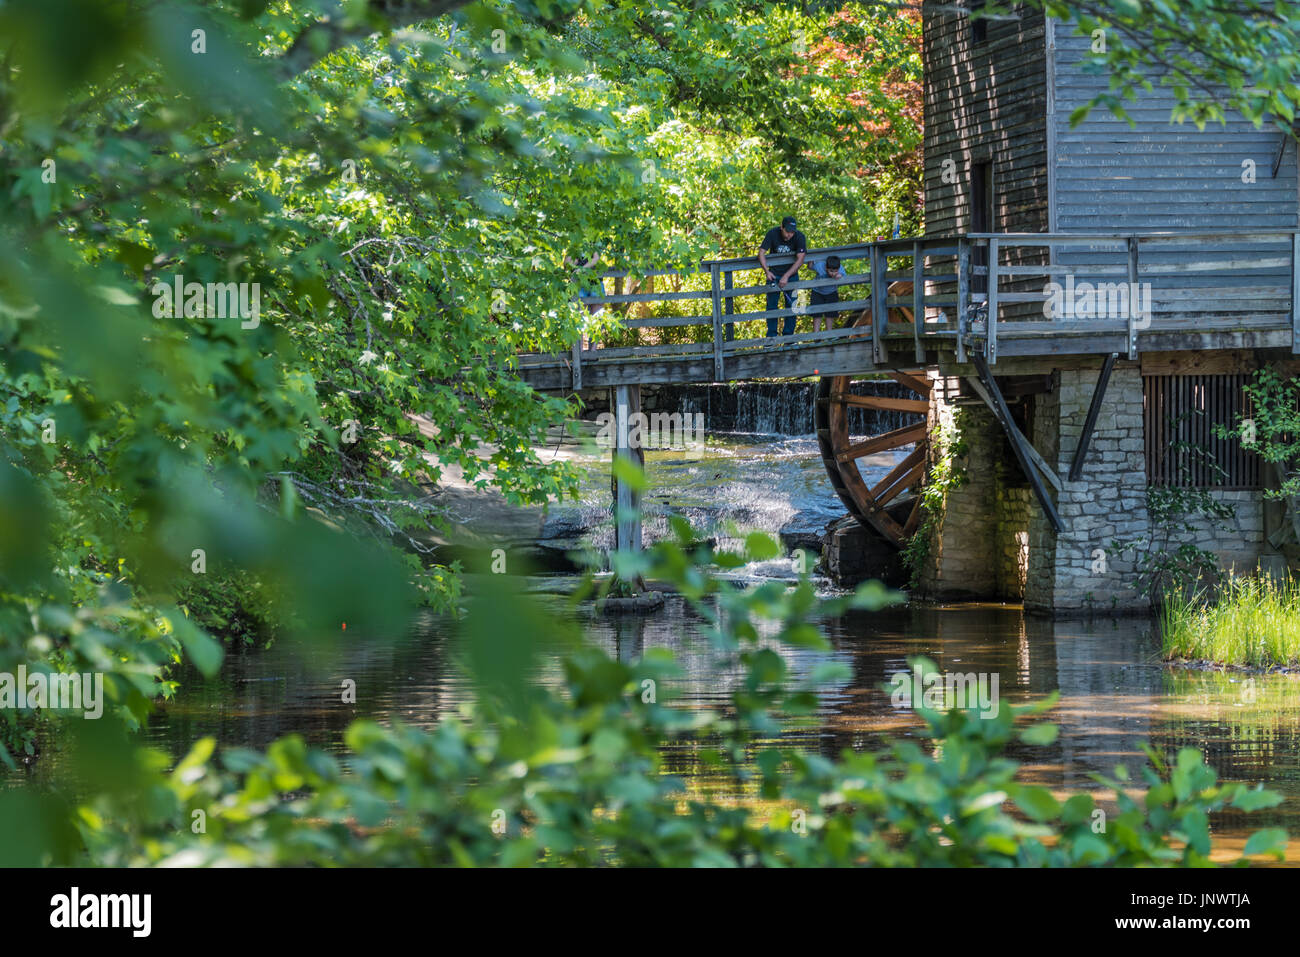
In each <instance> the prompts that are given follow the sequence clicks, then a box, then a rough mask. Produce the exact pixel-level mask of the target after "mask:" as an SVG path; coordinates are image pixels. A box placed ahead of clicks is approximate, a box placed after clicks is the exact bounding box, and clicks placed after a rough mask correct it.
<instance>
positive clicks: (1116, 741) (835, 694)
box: [146, 598, 1300, 855]
mask: <svg viewBox="0 0 1300 957" xmlns="http://www.w3.org/2000/svg"><path fill="white" fill-rule="evenodd" d="M552 600H554V599H552ZM556 607H557V608H558V607H559V604H558V601H557V602H556ZM584 626H585V628H586V630H587V632H588V634H589V635H590V637H591V638H592V640H594V641H596V642H597V643H599V644H600V645H601V646H602V647H604V648H605V649H606V650H607V652H608V653H610V654H611V655H613V656H615V657H617V658H619V659H620V660H624V661H630V660H633V659H635V658H637V657H639V656H641V655H642V654H644V653H645V652H646V650H648V649H650V648H669V649H671V650H672V651H673V652H674V653H675V654H676V656H677V659H678V661H679V663H680V666H681V675H680V677H679V678H677V679H675V680H674V682H673V683H672V686H671V687H666V688H665V687H661V689H660V693H661V694H662V695H665V696H667V697H669V698H671V699H672V700H673V702H674V704H675V705H676V706H679V707H685V708H710V709H716V710H720V711H725V710H727V708H728V704H729V696H730V694H731V692H732V691H733V690H734V688H735V686H736V683H737V682H738V681H739V680H740V678H741V673H740V670H739V668H738V667H736V666H734V665H733V664H730V663H727V662H725V661H720V660H719V653H718V652H717V651H716V650H715V649H713V648H711V647H710V645H709V643H708V642H707V640H706V639H705V638H704V637H703V635H702V634H701V632H700V627H699V626H700V622H699V621H698V620H697V619H696V618H695V616H693V615H692V614H691V613H690V612H689V611H688V610H687V609H686V608H685V607H684V606H683V603H682V602H681V601H680V599H675V598H672V599H670V600H669V604H668V608H667V610H666V611H665V612H664V613H661V614H658V615H654V616H649V617H629V618H604V617H601V616H596V615H591V616H590V617H589V618H587V619H586V620H585V621H584ZM825 628H826V632H827V635H828V636H829V638H830V640H831V644H832V646H833V647H832V650H830V651H828V652H819V651H812V650H807V649H790V648H780V649H779V652H780V653H781V654H782V656H783V657H784V658H785V660H786V662H787V665H788V667H789V671H790V674H791V676H792V680H794V681H799V680H802V679H804V678H806V677H807V676H808V675H809V674H811V672H812V671H813V669H814V668H816V667H817V665H819V664H820V663H822V662H825V661H827V660H837V661H840V662H843V663H844V664H845V665H847V666H848V668H849V670H850V677H849V678H848V679H847V680H845V681H843V682H840V683H838V684H836V685H834V686H832V687H826V688H823V689H822V707H821V710H820V712H819V713H818V715H817V716H816V719H815V720H814V721H813V722H812V723H811V724H810V725H808V726H806V727H802V728H794V729H792V730H790V731H789V732H787V733H786V735H785V740H787V741H788V742H789V743H798V744H800V745H801V746H803V747H806V748H809V749H812V750H816V751H819V752H820V753H822V754H824V755H827V756H835V755H838V754H839V753H840V752H841V751H842V750H843V749H845V748H849V749H854V750H861V749H871V748H878V747H880V746H881V743H882V735H885V734H889V735H916V734H918V732H919V730H920V727H921V725H920V722H919V720H918V719H917V718H916V716H915V715H914V714H913V713H912V712H911V711H910V710H909V709H906V708H899V707H896V706H895V705H894V703H893V702H892V701H891V695H890V690H889V681H890V678H891V677H892V676H893V675H894V674H895V673H897V672H900V671H908V670H909V665H908V659H909V658H910V657H912V656H915V655H924V656H926V657H928V658H930V659H932V660H933V661H934V662H935V663H936V664H937V665H938V667H939V668H940V670H942V671H948V672H959V673H963V674H969V673H977V674H985V675H991V674H996V675H997V677H998V684H999V690H1000V693H1001V705H1002V706H1004V707H1005V706H1008V705H1012V704H1022V703H1026V702H1029V701H1031V700H1035V699H1037V698H1040V697H1042V696H1044V695H1047V694H1050V693H1051V692H1052V691H1056V690H1059V691H1060V694H1061V700H1060V703H1059V705H1058V707H1057V708H1056V709H1055V711H1054V712H1053V713H1052V716H1051V720H1053V721H1056V722H1057V723H1059V725H1060V727H1061V734H1060V736H1059V737H1058V739H1057V741H1056V742H1055V743H1054V744H1052V745H1050V746H1048V747H1030V746H1027V745H1023V744H1019V743H1017V744H1016V745H1015V746H1014V747H1013V749H1012V756H1013V757H1015V758H1016V759H1017V760H1019V761H1021V762H1023V764H1024V771H1023V779H1025V780H1028V781H1032V782H1034V783H1039V784H1043V785H1045V786H1047V787H1050V788H1052V789H1053V790H1054V791H1056V792H1058V793H1064V792H1066V791H1076V790H1082V789H1094V788H1096V787H1097V785H1096V783H1095V782H1094V781H1093V780H1092V779H1091V778H1090V775H1091V774H1093V773H1103V774H1106V775H1108V776H1109V775H1110V774H1111V772H1112V771H1113V770H1114V768H1115V766H1116V765H1117V764H1123V765H1126V766H1127V767H1128V769H1129V771H1130V773H1131V775H1132V776H1133V778H1134V779H1135V780H1138V778H1137V772H1138V770H1139V769H1140V767H1141V766H1142V764H1143V762H1144V756H1143V754H1142V752H1141V750H1140V749H1139V743H1140V742H1143V741H1149V742H1150V743H1151V744H1152V745H1153V746H1154V747H1155V748H1156V750H1157V751H1159V752H1162V753H1165V754H1169V755H1172V754H1173V753H1175V752H1176V751H1177V749H1178V748H1180V747H1184V746H1191V747H1196V748H1199V749H1201V750H1202V751H1204V752H1205V753H1206V755H1207V759H1208V761H1209V763H1210V764H1211V765H1212V766H1214V767H1215V768H1216V769H1217V770H1218V771H1219V772H1220V774H1221V775H1222V776H1223V777H1224V778H1227V779H1231V780H1244V781H1257V780H1262V781H1265V782H1267V783H1268V785H1269V786H1270V787H1273V788H1276V789H1278V790H1280V791H1281V792H1283V793H1284V794H1285V795H1286V801H1285V803H1284V804H1283V805H1281V806H1280V807H1279V808H1277V809H1274V810H1271V811H1266V812H1260V813H1257V814H1255V815H1252V816H1251V817H1250V818H1249V819H1248V820H1247V819H1243V818H1242V817H1241V816H1240V815H1236V814H1231V813H1229V814H1224V815H1220V816H1219V818H1218V819H1217V820H1216V821H1215V822H1214V830H1215V833H1216V837H1218V838H1220V839H1222V840H1223V841H1224V844H1225V846H1240V844H1241V843H1242V842H1243V841H1244V838H1245V836H1246V834H1247V833H1248V830H1247V828H1249V829H1250V830H1253V829H1255V828H1258V827H1264V826H1275V825H1277V826H1284V827H1287V828H1288V829H1289V830H1290V831H1291V832H1292V833H1293V834H1295V833H1300V815H1298V814H1297V798H1298V797H1300V747H1298V745H1300V680H1297V679H1295V678H1292V677H1288V676H1283V675H1274V676H1257V677H1255V678H1254V679H1253V681H1252V682H1248V681H1246V680H1245V678H1244V677H1243V676H1240V675H1225V674H1217V673H1208V672H1187V671H1181V670H1171V669H1167V668H1166V667H1164V665H1163V664H1162V663H1161V662H1160V661H1159V660H1158V657H1157V654H1156V651H1157V648H1156V645H1155V644H1154V642H1153V639H1152V638H1151V636H1150V634H1149V628H1148V626H1147V624H1146V623H1145V622H1143V621H1132V620H1129V621H1124V620H1117V621H1099V622H1095V623H1091V624H1089V623H1077V622H1075V623H1070V622H1052V621H1048V620H1043V619H1038V618H1033V617H1026V616H1025V615H1024V614H1023V613H1022V612H1021V610H1020V609H1019V608H1018V607H1015V606H1004V605H975V604H968V605H958V606H945V607H933V606H911V607H906V608H898V609H891V610H888V611H885V612H879V613H864V612H859V613H853V614H850V615H847V616H845V617H843V618H838V619H834V620H830V621H827V622H825ZM449 641H450V639H449V637H448V635H447V633H446V630H445V628H444V627H443V626H442V625H441V624H439V623H437V622H430V623H429V624H428V625H427V627H425V628H424V629H422V630H421V631H420V632H419V633H418V634H416V635H413V636H412V637H411V638H410V639H409V640H407V641H405V642H403V643H401V644H398V645H389V644H383V643H377V642H376V643H370V642H365V641H354V642H349V643H348V644H346V645H342V646H339V647H337V648H336V649H335V650H334V651H333V652H332V653H330V654H329V655H326V656H323V657H322V656H321V655H318V654H314V655H313V656H312V657H310V658H308V657H304V656H303V655H302V654H301V653H300V651H299V649H294V648H292V647H291V646H289V645H284V646H280V647H277V648H273V649H271V650H269V651H266V652H260V653H249V654H244V655H241V656H238V657H236V658H234V659H232V660H231V662H230V664H229V667H227V668H226V669H225V670H224V672H223V674H222V675H221V676H220V677H219V678H217V679H215V680H213V681H208V682H204V681H203V680H202V679H200V678H199V677H198V676H197V675H187V676H185V678H184V686H185V687H186V689H187V690H186V692H185V693H184V694H183V695H182V696H181V698H180V699H179V700H177V701H176V702H173V703H171V704H168V705H166V706H165V707H164V708H163V709H162V710H161V712H160V714H159V715H158V716H157V717H156V719H155V720H154V721H153V722H152V723H151V725H150V727H149V729H148V730H147V731H146V736H147V737H148V738H149V739H150V740H151V741H153V742H154V743H156V744H159V745H161V746H163V747H165V748H167V749H168V750H170V751H171V752H173V753H180V752H182V751H183V750H184V749H185V748H186V747H188V745H189V743H190V742H192V741H193V740H194V739H195V738H197V737H199V736H202V735H208V734H211V735H215V736H216V737H217V738H218V739H219V740H221V741H223V742H228V743H235V744H241V745H246V746H251V747H264V746H265V745H266V744H268V743H269V742H270V741H271V740H273V739H274V738H275V737H277V736H279V735H282V734H285V733H287V732H290V731H295V732H298V733H300V734H303V735H304V736H305V737H306V738H307V739H308V740H310V741H311V742H312V743H314V744H316V745H317V746H319V747H323V748H326V749H329V750H332V751H335V752H341V751H342V741H341V738H342V731H343V729H344V728H345V727H346V725H347V724H348V722H349V721H351V720H353V719H354V718H356V717H360V716H367V717H373V718H377V719H379V720H384V721H386V720H392V719H401V720H403V721H406V722H410V723H412V724H416V725H419V726H422V727H433V726H434V725H436V724H437V722H438V721H439V720H441V719H442V718H443V717H445V716H446V715H448V714H450V713H453V712H454V711H455V710H456V709H457V708H458V707H459V706H460V705H461V704H462V703H463V702H466V701H468V700H469V699H470V697H471V694H472V691H471V689H470V687H469V686H468V684H467V683H466V682H465V680H464V679H463V678H462V677H461V676H460V675H459V674H458V673H457V672H456V670H455V669H454V668H453V667H451V665H450V654H449V651H450V646H449ZM542 660H543V662H544V663H543V664H542V665H541V666H540V674H539V678H540V680H542V681H545V682H548V683H558V680H559V674H558V668H557V666H556V665H555V663H554V659H553V658H547V657H546V656H545V655H543V656H542ZM309 661H310V662H311V664H310V665H309V664H308V662H309ZM345 678H351V679H353V680H355V681H356V682H357V703H356V705H355V706H352V705H345V704H343V703H342V701H341V688H340V686H341V682H342V681H343V680H344V679H345ZM661 700H663V698H661ZM712 744H713V742H710V741H707V740H701V741H688V742H682V743H680V744H677V745H674V746H673V747H672V748H671V749H670V750H669V752H668V753H667V754H666V755H665V759H666V765H667V767H668V769H669V770H670V772H672V773H675V774H679V775H682V776H683V777H685V778H686V779H687V782H688V788H689V789H690V790H692V791H701V790H708V791H710V792H713V793H715V794H719V793H720V794H723V796H728V795H729V796H731V797H734V798H737V799H743V797H744V795H742V794H735V793H730V792H728V790H727V789H728V787H731V789H732V791H734V787H733V786H730V785H728V784H727V782H725V781H723V780H722V779H720V778H716V777H714V776H713V775H712V774H710V773H709V772H708V771H707V769H706V767H705V765H703V764H702V763H701V761H700V757H699V754H700V751H701V749H703V748H706V747H709V746H711V745H712ZM1291 846H1292V854H1293V855H1294V854H1296V853H1297V842H1296V841H1294V840H1293V841H1292V845H1291Z"/></svg>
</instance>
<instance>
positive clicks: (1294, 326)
mask: <svg viewBox="0 0 1300 957" xmlns="http://www.w3.org/2000/svg"><path fill="white" fill-rule="evenodd" d="M1291 354H1292V355H1300V235H1297V234H1296V233H1292V234H1291Z"/></svg>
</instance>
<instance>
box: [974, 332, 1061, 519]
mask: <svg viewBox="0 0 1300 957" xmlns="http://www.w3.org/2000/svg"><path fill="white" fill-rule="evenodd" d="M971 362H973V363H974V365H975V371H976V373H977V374H978V375H979V379H980V385H982V386H983V387H984V390H985V392H986V393H987V394H988V400H989V402H990V405H991V407H992V410H993V417H994V418H995V419H997V421H998V424H999V425H1001V426H1002V429H1003V431H1004V432H1006V434H1007V439H1008V440H1009V441H1010V443H1011V451H1012V452H1014V453H1015V456H1016V460H1017V461H1018V462H1019V463H1020V470H1021V471H1022V472H1024V473H1025V478H1027V479H1029V484H1030V485H1031V486H1032V487H1033V489H1034V494H1035V495H1036V496H1037V497H1038V504H1039V505H1041V506H1042V507H1043V512H1044V513H1045V514H1046V515H1047V520H1048V521H1049V522H1051V524H1052V528H1053V530H1055V531H1056V533H1057V534H1058V535H1059V534H1060V533H1061V531H1062V530H1063V529H1064V528H1065V525H1064V524H1063V523H1062V522H1061V516H1060V515H1059V514H1058V513H1057V511H1056V505H1055V504H1053V502H1052V499H1051V496H1049V495H1048V494H1047V489H1046V488H1044V487H1043V479H1042V476H1041V475H1040V474H1039V471H1038V468H1037V467H1036V465H1035V463H1034V461H1033V456H1031V454H1030V451H1029V450H1032V446H1030V445H1029V442H1028V441H1026V439H1025V437H1024V436H1023V435H1021V434H1020V430H1019V429H1018V428H1016V424H1015V422H1013V421H1012V420H1011V411H1010V410H1009V409H1008V408H1007V403H1006V400H1004V399H1003V398H1002V393H1001V392H1000V391H998V383H997V380H996V379H994V378H993V373H991V372H990V371H989V366H988V363H987V362H985V361H984V357H983V356H982V355H980V354H979V353H972V354H971ZM1035 454H1036V453H1035ZM1038 458H1039V460H1040V461H1041V458H1042V457H1041V456H1038Z"/></svg>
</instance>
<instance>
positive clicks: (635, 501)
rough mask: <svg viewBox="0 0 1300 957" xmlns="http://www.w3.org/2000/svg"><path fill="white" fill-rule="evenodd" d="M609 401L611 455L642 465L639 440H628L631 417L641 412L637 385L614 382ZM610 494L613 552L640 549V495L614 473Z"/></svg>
mask: <svg viewBox="0 0 1300 957" xmlns="http://www.w3.org/2000/svg"><path fill="white" fill-rule="evenodd" d="M610 404H611V405H612V406H613V407H614V450H613V454H614V457H615V458H625V459H628V460H629V461H631V462H632V463H633V464H634V465H636V466H638V467H639V468H644V467H645V450H644V449H642V448H641V443H640V442H639V441H638V442H635V443H634V442H632V441H631V422H632V416H634V415H637V414H638V413H639V412H640V411H641V387H640V386H639V385H617V386H614V388H612V389H611V390H610ZM611 481H612V483H613V493H614V494H613V497H614V548H615V549H616V550H617V551H634V552H635V551H640V550H641V502H640V498H641V496H640V494H639V493H638V492H637V491H636V489H634V488H633V487H632V486H631V485H629V484H628V483H627V482H623V481H620V480H619V478H618V475H617V474H615V475H614V476H613V477H612V479H611Z"/></svg>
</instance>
